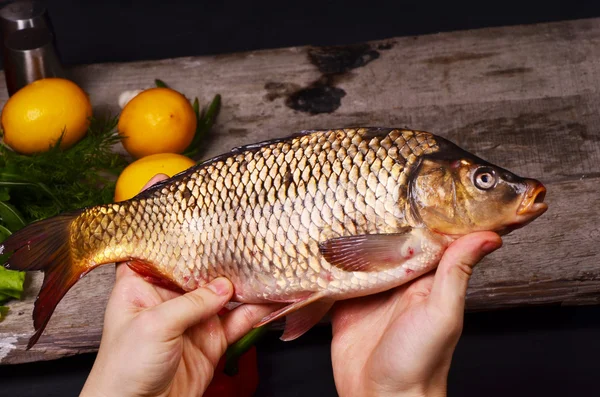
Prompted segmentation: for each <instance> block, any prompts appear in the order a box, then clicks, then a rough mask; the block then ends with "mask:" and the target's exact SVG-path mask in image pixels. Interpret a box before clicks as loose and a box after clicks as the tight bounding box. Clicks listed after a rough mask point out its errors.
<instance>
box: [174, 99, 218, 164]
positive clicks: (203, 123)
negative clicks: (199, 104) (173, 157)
mask: <svg viewBox="0 0 600 397" xmlns="http://www.w3.org/2000/svg"><path fill="white" fill-rule="evenodd" d="M194 103H195V102H194ZM220 110H221V95H219V94H217V95H215V97H214V98H213V100H212V102H211V103H210V105H209V106H208V109H207V110H206V113H205V114H204V115H203V116H202V117H200V112H196V117H197V118H198V126H197V127H196V134H195V135H194V139H193V140H192V143H190V145H189V146H188V147H187V149H186V150H185V151H184V152H183V154H184V155H185V156H188V157H193V156H195V155H197V154H198V153H199V152H200V149H201V145H200V144H201V143H202V141H203V140H204V139H205V138H206V136H207V135H208V133H209V131H210V129H211V128H212V126H213V124H214V122H215V119H216V118H217V116H218V115H219V111H220Z"/></svg>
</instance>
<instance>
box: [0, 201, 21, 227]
mask: <svg viewBox="0 0 600 397" xmlns="http://www.w3.org/2000/svg"><path fill="white" fill-rule="evenodd" d="M0 218H1V219H2V222H4V224H5V225H6V227H7V228H8V229H10V230H12V231H13V232H16V231H17V230H19V229H21V228H22V227H24V226H25V220H24V219H23V215H21V213H19V211H17V209H16V208H15V207H13V206H12V205H10V204H9V203H5V202H3V201H0Z"/></svg>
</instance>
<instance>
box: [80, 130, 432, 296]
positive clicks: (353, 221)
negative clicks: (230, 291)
mask: <svg viewBox="0 0 600 397" xmlns="http://www.w3.org/2000/svg"><path fill="white" fill-rule="evenodd" d="M342 148H343V149H344V150H341V149H342ZM435 148H436V146H435V140H434V139H433V137H432V136H431V135H430V134H427V133H423V132H416V131H409V130H383V131H380V130H377V131H375V133H373V130H370V129H344V130H331V131H314V132H310V133H306V134H304V135H300V136H297V137H294V138H293V139H292V140H291V141H280V142H274V143H267V144H264V146H260V147H253V146H251V147H249V148H246V149H244V148H242V149H238V150H234V151H233V152H232V153H231V154H229V155H225V156H221V157H220V158H217V159H216V160H212V161H210V162H208V163H207V164H206V165H204V166H200V167H198V168H196V169H195V170H194V171H193V172H187V173H184V174H182V175H180V176H178V177H177V178H176V182H175V183H170V184H166V185H163V186H160V188H154V189H151V191H150V192H149V193H148V192H146V193H143V194H142V195H140V196H138V198H134V199H133V200H130V201H127V202H124V203H122V204H119V203H117V204H110V205H106V206H101V207H94V208H91V209H88V210H86V211H85V212H84V213H82V214H81V216H80V217H79V218H77V220H76V221H75V222H73V224H72V226H71V227H72V230H73V233H72V236H78V237H77V239H75V240H74V241H72V242H71V245H72V252H74V253H85V254H87V255H88V256H82V257H80V258H77V259H78V260H80V261H82V262H85V261H89V262H91V263H98V264H100V263H106V262H115V261H123V260H127V259H130V258H134V259H136V260H139V261H142V262H148V263H153V264H155V265H156V267H157V269H156V270H157V272H158V273H159V274H164V275H169V276H170V277H171V278H172V280H173V281H174V282H175V283H176V284H177V285H178V286H180V287H181V288H183V289H184V290H192V289H194V288H197V287H198V285H202V284H205V283H206V282H209V281H210V280H211V279H213V278H215V277H217V276H219V275H225V276H226V277H228V278H229V279H230V280H231V281H232V282H233V283H234V285H236V297H237V298H238V300H240V301H243V302H263V301H270V300H277V301H282V300H287V299H292V298H294V297H295V296H297V295H298V294H299V293H305V292H307V291H313V292H316V291H320V290H324V289H327V288H329V289H330V290H329V292H330V293H331V295H332V296H335V295H336V294H348V293H352V292H359V291H360V290H361V289H363V288H367V287H368V285H365V282H364V281H362V280H363V279H362V278H360V277H359V276H357V275H356V274H355V273H357V272H345V271H341V270H338V269H337V268H335V267H333V266H332V265H331V264H330V263H328V262H327V261H326V260H325V259H324V258H323V256H322V255H321V254H320V252H319V246H318V244H319V242H322V241H325V240H328V239H331V238H334V237H342V236H348V235H357V234H375V233H394V232H396V231H398V230H399V229H400V228H402V227H404V226H407V223H406V221H405V219H403V214H402V211H401V210H399V209H398V203H399V201H400V200H399V199H400V197H399V195H400V193H399V192H398V190H399V189H400V186H399V184H400V182H401V181H402V180H403V179H404V180H405V179H406V178H401V175H402V174H403V173H405V172H407V170H408V169H409V168H410V165H411V164H413V163H414V162H415V160H416V157H417V155H418V154H422V153H431V152H432V151H433V150H435ZM107 223H108V226H106V227H103V226H102V225H107ZM110 225H115V226H112V227H111V226H110ZM117 225H118V226H117ZM75 231H79V233H75ZM127 231H130V232H129V233H128V232H127ZM134 231H135V232H134ZM139 231H142V235H141V236H140V232H139ZM92 236H94V237H95V238H90V237H92ZM384 273H385V272H384ZM334 280H335V281H336V282H333V283H332V281H334ZM372 282H373V283H377V282H378V280H376V279H373V281H372Z"/></svg>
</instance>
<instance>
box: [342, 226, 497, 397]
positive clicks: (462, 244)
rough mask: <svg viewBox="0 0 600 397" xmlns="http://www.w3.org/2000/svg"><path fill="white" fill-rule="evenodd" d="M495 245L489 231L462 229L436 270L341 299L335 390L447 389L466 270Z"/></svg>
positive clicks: (436, 392)
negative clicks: (393, 286)
mask: <svg viewBox="0 0 600 397" xmlns="http://www.w3.org/2000/svg"><path fill="white" fill-rule="evenodd" d="M501 244H502V241H501V240H500V238H499V236H498V235H496V234H494V233H491V232H479V233H473V234H469V235H466V236H464V237H462V238H460V239H458V240H457V241H455V242H454V243H453V244H452V245H451V246H450V247H449V248H448V249H447V251H446V252H445V254H444V256H443V257H442V259H441V261H440V264H439V268H438V270H437V272H436V273H435V274H429V275H427V276H425V277H422V278H420V279H418V280H416V281H415V282H414V283H412V284H408V285H404V286H401V287H398V288H396V289H395V290H391V291H388V292H386V293H383V294H379V295H373V296H369V297H365V298H359V299H354V300H348V301H344V302H339V303H338V306H337V307H336V308H335V310H334V312H333V317H332V320H333V321H332V322H333V343H332V352H331V353H332V361H333V371H334V376H335V383H336V387H337V390H338V393H339V395H340V396H373V395H377V396H385V395H394V396H400V395H401V396H444V395H446V381H447V376H448V371H449V369H450V361H451V359H452V354H453V352H454V349H455V347H456V344H457V342H458V339H459V337H460V334H461V332H462V325H463V313H464V305H465V295H466V291H467V284H468V281H469V278H470V275H471V269H472V267H473V266H475V264H476V263H477V262H479V261H480V260H481V259H482V258H483V257H484V256H485V255H487V254H489V253H491V252H492V251H494V250H496V249H497V248H499V247H500V246H501ZM375 325H376V326H375Z"/></svg>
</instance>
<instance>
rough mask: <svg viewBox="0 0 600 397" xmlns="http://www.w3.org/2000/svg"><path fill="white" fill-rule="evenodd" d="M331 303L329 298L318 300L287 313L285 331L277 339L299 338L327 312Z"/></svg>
mask: <svg viewBox="0 0 600 397" xmlns="http://www.w3.org/2000/svg"><path fill="white" fill-rule="evenodd" d="M333 303H334V301H330V300H320V301H317V302H313V303H311V304H310V305H308V306H304V307H303V308H301V309H300V310H298V311H295V312H293V313H290V314H288V316H287V317H286V318H285V331H284V332H283V335H281V337H280V338H279V339H281V340H282V341H286V342H287V341H290V340H294V339H296V338H299V337H300V336H302V335H303V334H304V333H306V332H307V331H308V330H309V329H311V328H312V327H313V326H314V325H315V324H317V323H318V322H319V320H321V319H322V318H323V317H324V316H325V314H327V312H328V311H329V309H331V306H333Z"/></svg>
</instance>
